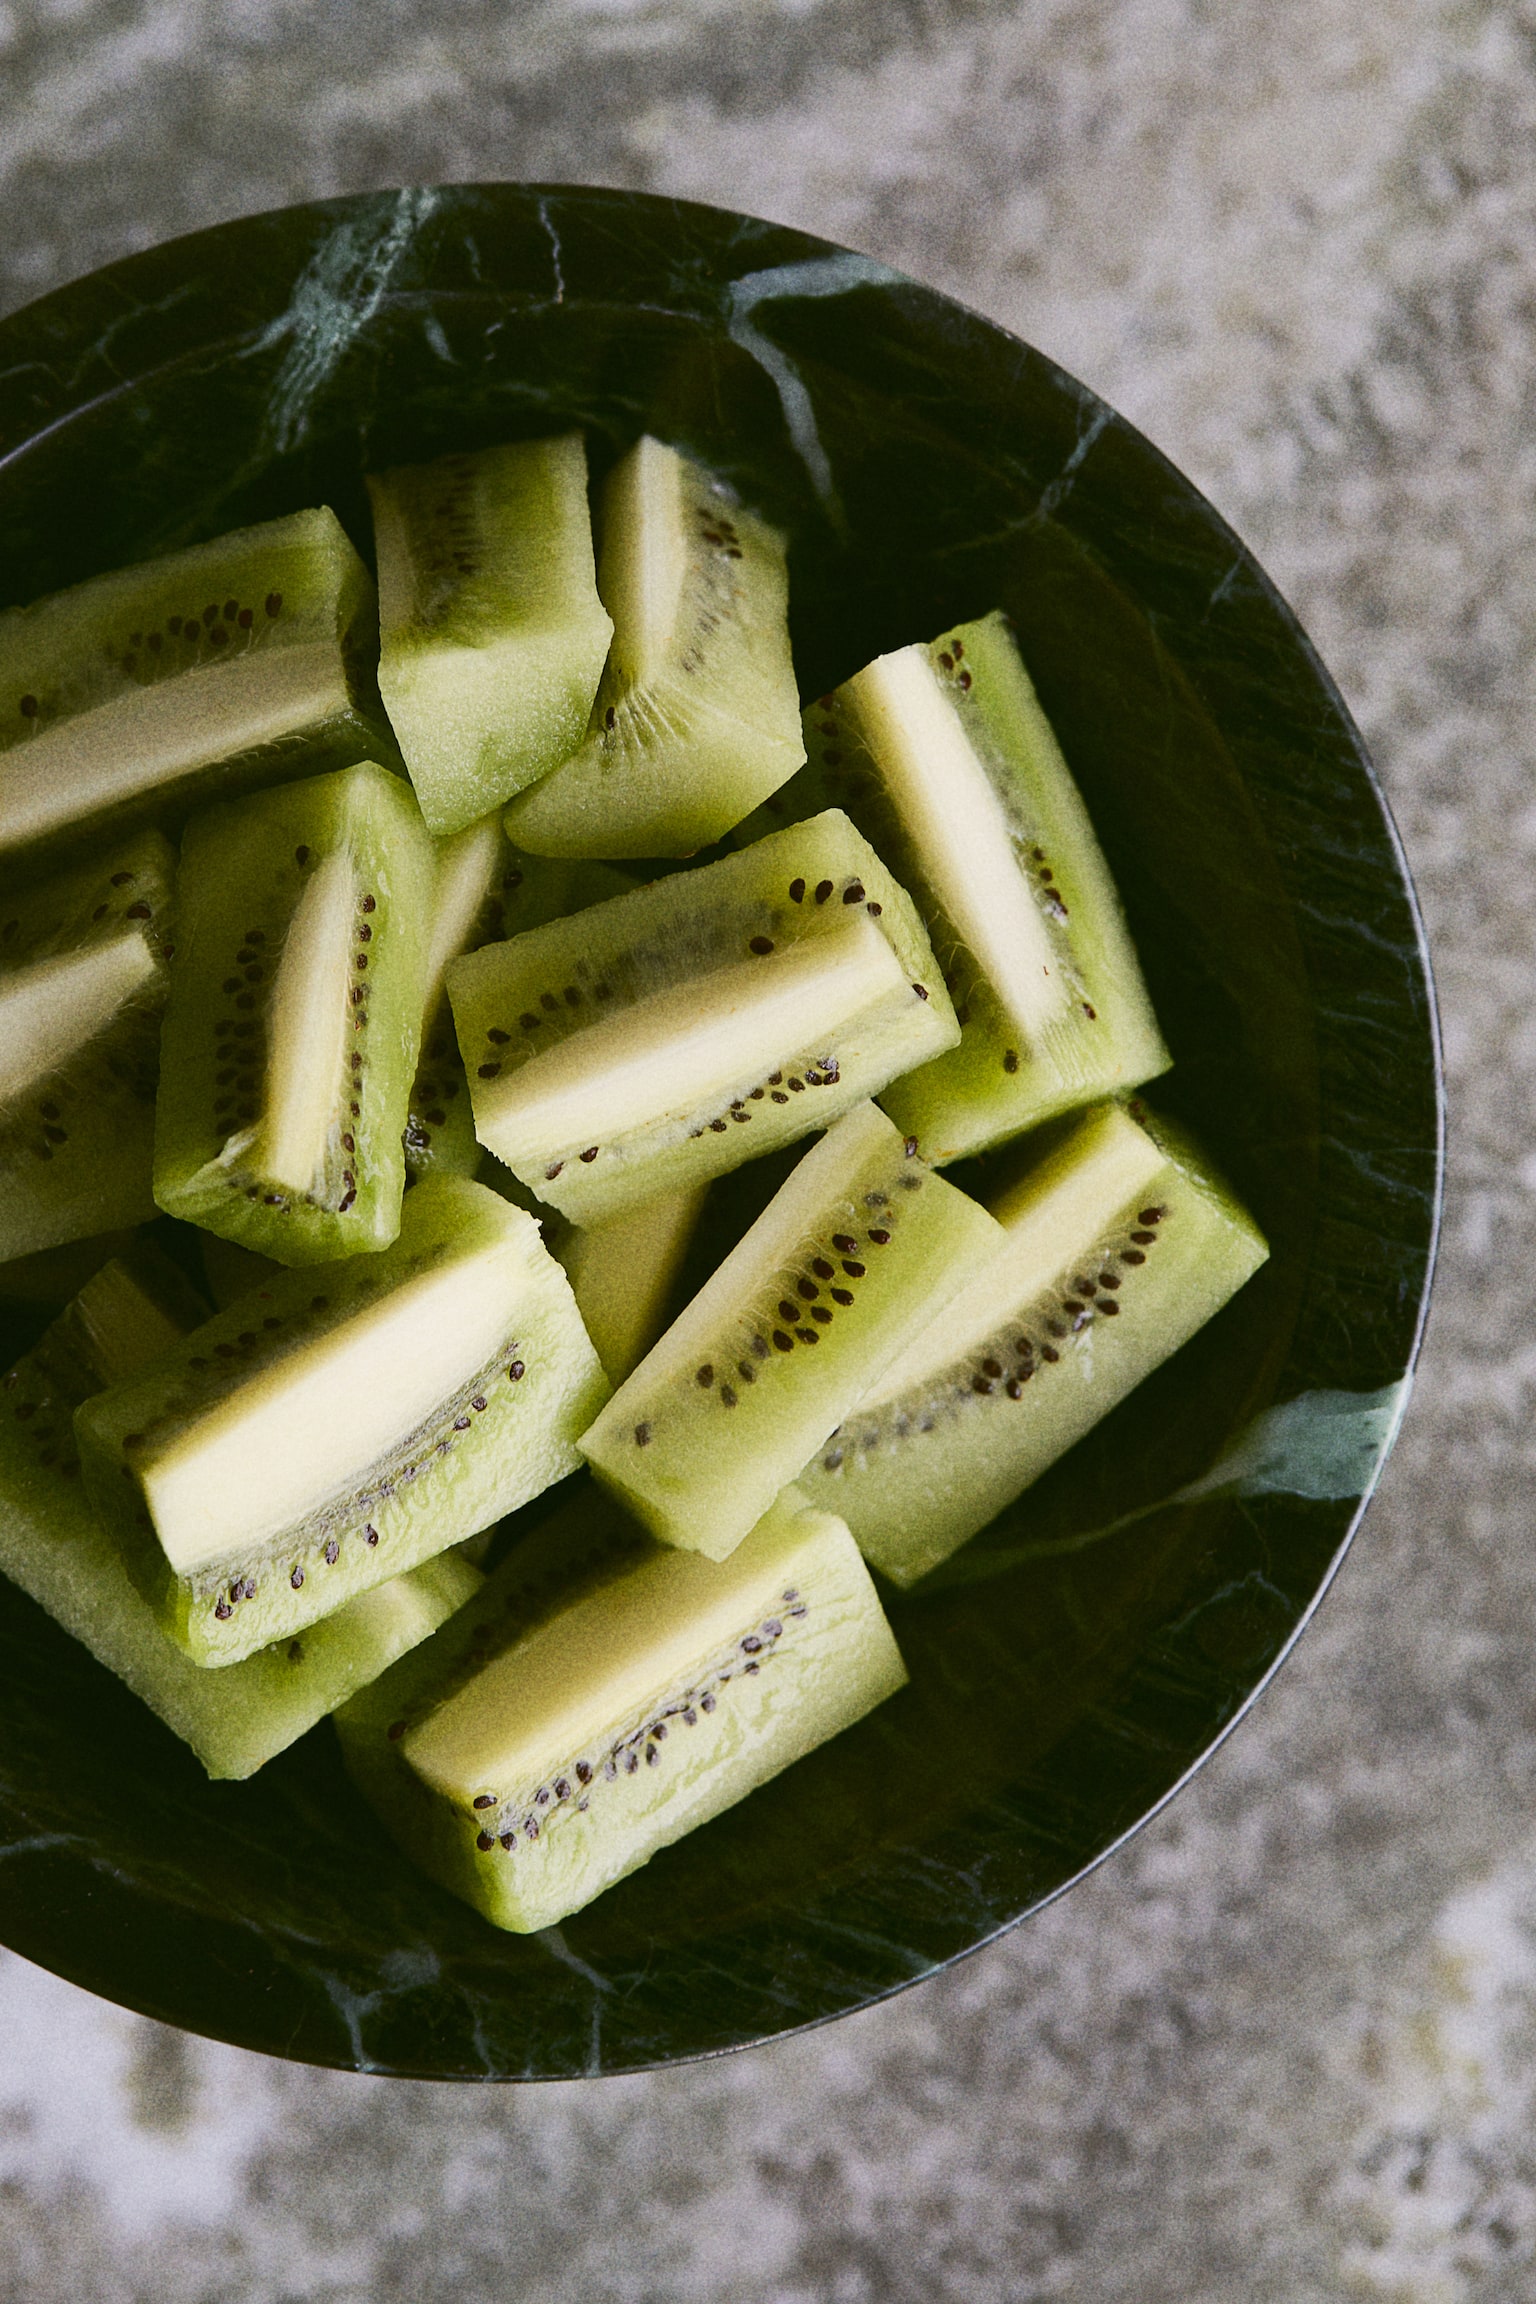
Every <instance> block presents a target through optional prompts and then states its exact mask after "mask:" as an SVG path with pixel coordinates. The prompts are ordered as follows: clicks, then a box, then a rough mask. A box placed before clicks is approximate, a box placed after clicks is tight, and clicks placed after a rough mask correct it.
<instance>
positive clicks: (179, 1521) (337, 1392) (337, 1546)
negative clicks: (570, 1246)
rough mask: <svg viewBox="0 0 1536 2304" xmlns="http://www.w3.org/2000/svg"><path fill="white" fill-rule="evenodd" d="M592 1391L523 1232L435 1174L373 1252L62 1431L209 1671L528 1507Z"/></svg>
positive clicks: (554, 1274)
mask: <svg viewBox="0 0 1536 2304" xmlns="http://www.w3.org/2000/svg"><path fill="white" fill-rule="evenodd" d="M608 1389H609V1387H608V1384H607V1382H606V1380H605V1379H604V1377H603V1374H602V1371H601V1368H600V1367H599V1365H598V1360H597V1355H596V1353H595V1352H594V1351H593V1349H592V1346H591V1344H590V1343H589V1342H588V1339H587V1335H586V1331H585V1330H584V1329H583V1327H582V1325H581V1320H580V1317H579V1315H578V1313H577V1311H576V1306H575V1302H574V1300H573V1298H572V1296H571V1292H570V1287H569V1284H568V1282H567V1281H566V1278H565V1275H564V1273H563V1272H562V1271H561V1270H560V1267H559V1266H558V1265H557V1264H556V1263H555V1261H554V1259H553V1258H552V1257H551V1256H549V1255H548V1254H547V1253H546V1251H545V1249H544V1247H543V1245H542V1243H541V1241H540V1238H539V1230H538V1226H537V1224H536V1223H535V1222H534V1220H533V1219H532V1218H531V1217H529V1216H526V1215H524V1214H523V1213H522V1211H521V1210H520V1209H515V1208H511V1207H509V1206H508V1205H507V1204H506V1202H505V1201H502V1200H500V1199H498V1198H497V1197H496V1195H495V1194H494V1193H492V1192H487V1191H486V1190H485V1189H484V1188H483V1187H482V1186H480V1185H478V1184H473V1183H470V1182H469V1181H467V1180H466V1179H465V1178H462V1177H453V1176H431V1177H426V1178H424V1179H423V1181H422V1182H421V1183H420V1184H418V1185H417V1186H416V1187H415V1189H414V1190H413V1191H412V1192H411V1194H410V1196H409V1198H408V1200H407V1202H406V1205H405V1213H404V1218H403V1221H402V1224H401V1229H400V1236H399V1238H398V1240H397V1241H396V1242H395V1243H394V1244H393V1245H392V1246H391V1247H389V1248H387V1249H385V1250H383V1251H382V1253H380V1254H379V1255H376V1256H358V1257H351V1258H348V1259H346V1260H345V1261H343V1262H340V1263H337V1264H333V1265H329V1266H319V1267H313V1268H311V1269H310V1270H308V1271H306V1272H284V1273H283V1274H282V1275H281V1276H279V1277H278V1278H275V1279H273V1280H271V1281H269V1282H267V1283H265V1284H263V1285H262V1286H261V1287H259V1288H257V1289H256V1290H255V1291H254V1292H253V1293H252V1294H250V1295H248V1296H245V1297H242V1298H241V1299H239V1300H238V1301H237V1302H236V1303H234V1304H232V1305H231V1306H230V1307H229V1308H228V1309H227V1310H226V1311H223V1312H220V1313H218V1314H216V1315H215V1317H214V1318H213V1319H212V1320H211V1321H209V1322H207V1323H206V1324H205V1325H204V1326H203V1327H202V1328H200V1329H198V1330H197V1331H196V1332H195V1333H194V1334H193V1335H191V1336H189V1337H187V1338H186V1339H185V1340H184V1342H183V1343H181V1344H180V1345H178V1346H177V1347H176V1349H175V1350H174V1351H173V1352H171V1353H169V1354H167V1355H166V1356H165V1357H163V1358H162V1359H161V1360H160V1361H159V1362H158V1363H157V1364H156V1366H155V1367H154V1368H153V1369H152V1370H150V1371H148V1372H147V1373H145V1374H144V1375H143V1376H141V1377H139V1378H138V1379H136V1380H134V1381H132V1382H129V1383H126V1384H120V1385H116V1386H114V1387H112V1388H111V1389H109V1390H108V1391H105V1392H103V1393H101V1394H100V1395H99V1396H98V1397H96V1398H95V1399H93V1400H90V1401H87V1402H86V1403H85V1404H84V1406H83V1407H82V1408H81V1410H80V1412H79V1416H78V1418H77V1426H76V1429H77V1433H78V1438H79V1447H80V1455H81V1462H82V1469H83V1472H84V1476H85V1480H86V1486H87V1490H88V1493H89V1494H90V1495H91V1497H92V1498H93V1500H94V1501H95V1503H96V1505H97V1509H98V1510H99V1511H100V1512H101V1513H102V1515H103V1517H104V1518H105V1519H106V1520H107V1521H108V1522H109V1524H110V1525H111V1527H112V1529H113V1530H114V1531H115V1533H116V1535H117V1538H118V1541H119V1542H120V1544H121V1545H122V1548H123V1551H124V1555H125V1557H126V1559H127V1561H128V1566H129V1570H130V1573H131V1574H132V1575H133V1577H134V1580H135V1582H136V1583H137V1584H138V1586H139V1588H140V1590H141V1591H142V1592H143V1593H144V1595H145V1597H146V1599H148V1600H149V1602H150V1604H151V1605H152V1607H153V1608H154V1610H155V1613H156V1615H157V1617H158V1619H159V1621H160V1622H161V1624H162V1625H163V1626H164V1628H165V1630H166V1631H167V1632H168V1633H169V1634H170V1636H171V1638H172V1639H174V1640H175V1641H177V1643H178V1644H179V1645H180V1646H181V1647H183V1648H184V1649H185V1650H186V1651H187V1653H188V1654H189V1655H190V1656H192V1658H193V1659H194V1661H195V1662H197V1663H201V1664H208V1665H220V1664H228V1663H234V1662H237V1661H238V1660H239V1659H240V1658H241V1657H244V1656H248V1655H250V1654H252V1653H254V1651H255V1650H256V1649H258V1648H264V1647H266V1646H267V1645H268V1644H269V1643H270V1642H272V1641H274V1640H278V1639H283V1638H291V1637H292V1636H293V1635H294V1634H295V1633H298V1632H301V1631H303V1630H304V1629H305V1627H306V1626H307V1625H309V1624H312V1623H314V1622H316V1621H317V1620H318V1619H319V1618H321V1617H323V1616H327V1615H329V1614H330V1613H331V1611H332V1610H333V1609H335V1608H337V1607H339V1606H340V1605H341V1603H342V1602H343V1601H346V1600H350V1599H351V1598H352V1597H353V1596H354V1595H355V1594H356V1593H358V1592H361V1591H365V1590H367V1589H369V1588H370V1587H372V1586H374V1585H376V1584H381V1583H383V1582H385V1581H386V1580H387V1579H388V1578H389V1577H390V1576H393V1575H396V1574H398V1573H400V1572H401V1571H402V1570H404V1569H407V1568H413V1567H416V1566H417V1565H419V1563H420V1562H421V1561H423V1560H426V1559H428V1558H430V1557H431V1556H432V1555H434V1554H435V1553H438V1552H441V1551H444V1550H446V1548H447V1547H448V1546H449V1545H451V1544H455V1543H458V1542H460V1541H461V1540H462V1539H463V1538H465V1537H467V1536H471V1535H474V1534H476V1533H477V1532H478V1531H479V1530H480V1529H482V1528H484V1527H487V1526H488V1525H489V1524H490V1523H491V1521H493V1520H495V1519H498V1518H500V1517H501V1515H502V1514H503V1513H506V1512H509V1511H511V1510H512V1509H513V1508H514V1507H515V1506H517V1505H519V1504H522V1503H525V1502H527V1501H528V1499H529V1498H530V1497H533V1496H536V1495H538V1494H540V1493H541V1492H542V1490H543V1489H544V1488H546V1487H548V1486H549V1484H550V1483H551V1481H554V1480H557V1479H559V1478H560V1477H561V1476H562V1475H563V1474H564V1473H566V1472H569V1471H571V1470H573V1469H574V1468H575V1466H576V1465H577V1464H578V1463H579V1462H580V1458H579V1456H578V1454H577V1450H576V1446H575V1441H576V1437H577V1435H578V1434H579V1433H580V1432H582V1431H584V1430H585V1428H586V1426H587V1425H588V1424H589V1423H590V1422H591V1420H592V1418H593V1416H594V1415H595V1414H596V1412H597V1410H598V1408H600V1407H601V1405H602V1403H603V1401H604V1400H605V1399H606V1398H607V1396H608Z"/></svg>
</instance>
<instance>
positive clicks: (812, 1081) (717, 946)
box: [448, 809, 959, 1224]
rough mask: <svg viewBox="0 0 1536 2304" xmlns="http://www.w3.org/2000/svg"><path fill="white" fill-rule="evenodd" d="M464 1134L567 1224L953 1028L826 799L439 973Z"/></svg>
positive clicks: (780, 1124) (794, 1133)
mask: <svg viewBox="0 0 1536 2304" xmlns="http://www.w3.org/2000/svg"><path fill="white" fill-rule="evenodd" d="M448 990H449V996H450V998H451V1000H452V1002H453V1012H454V1021H455V1024H456V1026H457V1029H458V1039H459V1048H460V1052H461V1054H462V1055H463V1058H464V1065H465V1070H466V1072H467V1074H468V1077H469V1085H470V1092H471V1095H472V1097H473V1099H474V1112H475V1127H476V1130H477V1132H478V1134H479V1137H480V1141H481V1143H482V1144H484V1145H485V1146H486V1147H487V1149H488V1150H489V1151H491V1152H493V1153H494V1154H495V1155H496V1157H497V1158H498V1159H499V1160H502V1161H504V1162H505V1163H506V1165H507V1166H508V1167H509V1168H511V1169H512V1170H513V1172H514V1173H515V1174H516V1175H518V1176H520V1177H521V1178H522V1180H523V1182H524V1183H525V1184H526V1185H527V1186H528V1187H529V1189H530V1190H532V1191H535V1192H537V1193H538V1194H539V1195H540V1196H541V1198H543V1199H545V1200H547V1201H549V1202H550V1204H551V1205H552V1206H554V1207H556V1208H558V1209H559V1210H560V1211H561V1213H562V1214H563V1215H566V1216H568V1217H569V1218H570V1219H571V1221H572V1222H573V1223H577V1224H589V1223H594V1222H596V1221H598V1220H599V1219H600V1218H602V1217H606V1216H610V1215H613V1214H615V1213H617V1211H618V1210H619V1209H621V1208H624V1207H627V1206H633V1205H634V1204H636V1203H637V1202H639V1201H642V1200H653V1199H655V1198H656V1197H657V1196H658V1195H659V1194H660V1193H662V1192H666V1191H671V1190H675V1189H678V1188H680V1187H683V1186H686V1185H689V1184H701V1183H705V1182H707V1181H708V1179H709V1178H710V1177H712V1176H719V1175H723V1174H724V1173H725V1172H726V1171H727V1170H728V1169H731V1168H735V1167H738V1166H740V1164H741V1163H742V1161H744V1160H748V1159H751V1158H754V1157H755V1156H757V1155H758V1154H760V1153H763V1152H767V1151H769V1150H771V1149H772V1148H773V1147H774V1146H775V1145H778V1144H783V1143H787V1142H791V1141H793V1140H794V1139H795V1138H797V1137H800V1136H804V1135H807V1134H809V1132H810V1131H811V1130H812V1129H814V1128H824V1127H826V1126H827V1125H828V1124H829V1122H831V1121H832V1120H834V1119H836V1117H837V1115H838V1114H839V1113H840V1112H843V1111H846V1110H847V1109H848V1108H849V1107H850V1106H851V1105H853V1104H855V1103H857V1102H859V1101H860V1100H861V1099H862V1098H864V1097H867V1096H872V1095H875V1094H878V1092H879V1091H880V1090H881V1089H882V1088H884V1087H886V1086H887V1085H888V1083H889V1082H890V1081H891V1080H892V1079H893V1078H894V1077H895V1076H896V1074H897V1073H899V1072H902V1071H904V1070H906V1069H907V1068H908V1067H909V1066H911V1065H914V1064H921V1063H923V1062H924V1061H925V1059H926V1058H927V1057H928V1056H930V1055H931V1054H933V1053H935V1052H937V1051H938V1050H941V1049H944V1048H947V1047H952V1046H953V1045H954V1043H955V1040H956V1038H957V1036H958V1030H959V1028H958V1026H957V1025H956V1023H955V1021H954V1014H953V1010H952V1009H951V1007H950V1003H949V1000H948V996H947V995H946V994H945V992H944V989H943V986H942V984H941V983H940V982H939V980H938V977H937V973H936V970H935V965H934V958H933V953H932V950H931V949H930V947H929V944H928V940H927V937H926V935H925V933H924V930H923V927H922V923H921V921H920V920H919V919H918V917H917V914H916V911H915V910H914V908H913V905H912V902H911V900H910V898H909V897H908V896H907V895H906V894H905V892H904V891H903V890H902V889H901V888H899V887H898V886H897V884H896V882H895V881H894V880H893V879H892V878H891V876H890V874H889V873H888V872H887V871H886V869H885V867H884V866H883V865H882V864H881V862H880V860H879V858H878V857H877V856H876V854H875V852H874V850H873V849H872V848H871V847H870V845H869V843H868V841H867V840H864V839H863V838H862V837H861V836H860V835H859V833H858V832H856V831H855V829H854V827H853V826H852V824H850V823H849V821H848V819H847V817H846V816H844V815H842V814H841V813H840V812H839V811H838V810H836V809H829V810H827V811H826V812H825V814H823V815H821V816H818V817H815V818H813V819H812V820H811V822H809V823H807V824H797V825H791V826H790V827H789V828H788V829H787V830H785V831H783V832H779V833H775V834H773V835H772V836H771V837H770V838H769V839H766V840H761V841H759V842H757V843H756V844H755V845H754V846H753V847H751V848H746V849H743V850H741V851H740V852H739V853H737V854H736V855H732V856H726V857H723V858H721V859H720V860H719V861H717V862H715V863H712V864H706V865H702V866H700V867H699V868H698V869H697V870H695V871H692V872H685V873H676V874H674V875H672V877H670V878H669V879H664V880H659V881H654V882H652V883H651V884H650V885H649V886H647V887H643V888H636V889H634V890H633V891H632V892H631V893H630V894H628V895H626V896H620V897H616V898H614V899H613V900H612V901H611V902H608V903H606V904H598V905H595V906H593V907H592V908H591V909H590V910H589V911H584V912H580V913H577V914H576V915H575V916H574V917H573V918H571V919H568V920H556V921H551V922H550V923H549V924H548V925H547V926H546V927H543V928H538V929H534V930H531V931H530V932H529V933H528V934H527V935H523V936H517V937H514V938H513V939H512V940H511V941H510V942H509V943H505V944H496V945H488V946H486V947H485V948H484V949H483V950H482V951H479V952H475V953H470V954H468V955H466V956H465V958H463V959H461V960H458V961H456V962H455V963H454V964H453V966H452V967H451V968H450V969H449V971H448Z"/></svg>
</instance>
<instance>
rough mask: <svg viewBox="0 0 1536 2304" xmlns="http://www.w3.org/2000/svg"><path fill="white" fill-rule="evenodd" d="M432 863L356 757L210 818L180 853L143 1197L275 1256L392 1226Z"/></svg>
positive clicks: (405, 792) (391, 786)
mask: <svg viewBox="0 0 1536 2304" xmlns="http://www.w3.org/2000/svg"><path fill="white" fill-rule="evenodd" d="M433 868H434V857H433V850H432V842H431V840H430V838H429V837H428V834H427V832H426V829H425V827H424V826H423V824H422V822H421V816H420V812H419V810H418V809H417V807H416V803H415V801H414V799H413V798H412V796H411V791H410V787H409V786H408V785H406V784H404V783H402V781H401V780H400V778H399V777H397V776H391V775H389V774H388V773H387V772H386V771H385V770H384V769H382V768H380V767H378V766H377V765H375V764H374V763H373V762H371V761H364V762H361V763H359V765H357V766H356V767H353V768H345V769H341V770H339V771H337V772H336V773H335V774H333V775H329V776H318V777H315V778H313V779H311V780H310V781H308V782H305V783H302V784H285V785H282V786H280V787H278V788H277V789H276V790H274V791H270V792H258V793H253V794H250V795H249V796H247V797H246V798H244V799H241V800H234V801H229V802H227V803H223V804H221V805H219V806H217V807H214V808H209V809H205V810H204V811H202V813H201V814H199V815H198V816H196V817H194V819H193V820H192V822H191V823H190V824H189V825H188V827H187V832H186V838H185V840H184V842H183V844H182V860H181V882H180V890H181V917H180V931H179V938H178V945H177V956H176V965H175V968H174V970H173V973H172V979H171V994H170V1001H169V1004H168V1006H167V1010H166V1017H165V1028H164V1034H163V1039H162V1056H161V1073H160V1090H159V1099H158V1108H157V1116H156V1130H155V1197H156V1199H157V1201H158V1202H159V1205H160V1206H161V1207H162V1208H163V1209H165V1210H166V1211H167V1213H168V1214H170V1215H172V1216H180V1217H184V1218H186V1219H187V1220H188V1221H189V1222H191V1223H194V1224H201V1225H202V1226H204V1227H205V1229H207V1230H208V1231H211V1232H217V1233H220V1234H221V1235H222V1236H223V1237H224V1238H226V1239H229V1240H234V1241H237V1242H239V1243H240V1244H241V1245H242V1246H244V1247H247V1248H251V1249H254V1250H256V1251H257V1252H258V1253H260V1254H263V1255H267V1256H271V1257H274V1258H276V1259H277V1260H278V1261H279V1262H280V1263H284V1264H308V1263H322V1262H327V1261H329V1260H330V1259H332V1258H334V1257H337V1256H345V1255H352V1254H358V1253H363V1252H368V1251H372V1250H376V1249H380V1248H383V1247H385V1246H386V1245H387V1244H388V1242H389V1241H391V1240H392V1239H393V1238H394V1237H395V1234H396V1232H397V1230H398V1229H399V1223H400V1205H401V1194H402V1192H403V1191H404V1188H405V1154H404V1150H403V1146H402V1136H403V1133H404V1129H405V1124H406V1118H407V1108H408V1101H409V1097H410V1091H411V1083H412V1081H413V1080H414V1078H415V1076H416V1064H417V1054H418V1048H419V1043H420V1034H421V1013H422V980H423V971H424V967H425V960H426V950H425V945H426V930H427V922H428V919H429V915H430V907H431V890H432V877H433Z"/></svg>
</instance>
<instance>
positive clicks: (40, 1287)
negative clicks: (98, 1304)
mask: <svg viewBox="0 0 1536 2304" xmlns="http://www.w3.org/2000/svg"><path fill="white" fill-rule="evenodd" d="M138 1237H139V1235H138V1233H137V1231H136V1230H134V1229H133V1228H132V1227H131V1226H130V1227H128V1228H126V1229H124V1230H119V1231H116V1232H93V1233H92V1234H91V1236H90V1237H89V1238H88V1239H85V1240H69V1241H66V1242H65V1243H64V1245H63V1246H62V1247H59V1248H38V1249H34V1251H33V1252H32V1254H31V1255H30V1256H17V1257H13V1258H12V1259H11V1261H10V1262H9V1263H6V1264H0V1302H4V1303H7V1304H41V1305H45V1306H46V1305H52V1306H54V1307H55V1308H56V1309H59V1310H62V1309H63V1307H64V1306H65V1305H66V1304H67V1303H68V1302H69V1300H70V1298H71V1297H72V1296H76V1295H78V1294H79V1292H80V1290H81V1289H82V1288H83V1287H84V1286H85V1284H86V1282H87V1280H89V1279H90V1278H91V1275H92V1274H93V1273H95V1272H99V1271H100V1270H101V1267H102V1266H103V1264H108V1263H110V1262H111V1260H112V1258H113V1257H114V1256H121V1255H123V1254H124V1253H125V1251H126V1250H127V1249H129V1248H131V1247H132V1246H133V1244H134V1242H135V1241H136V1240H137V1238H138Z"/></svg>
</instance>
